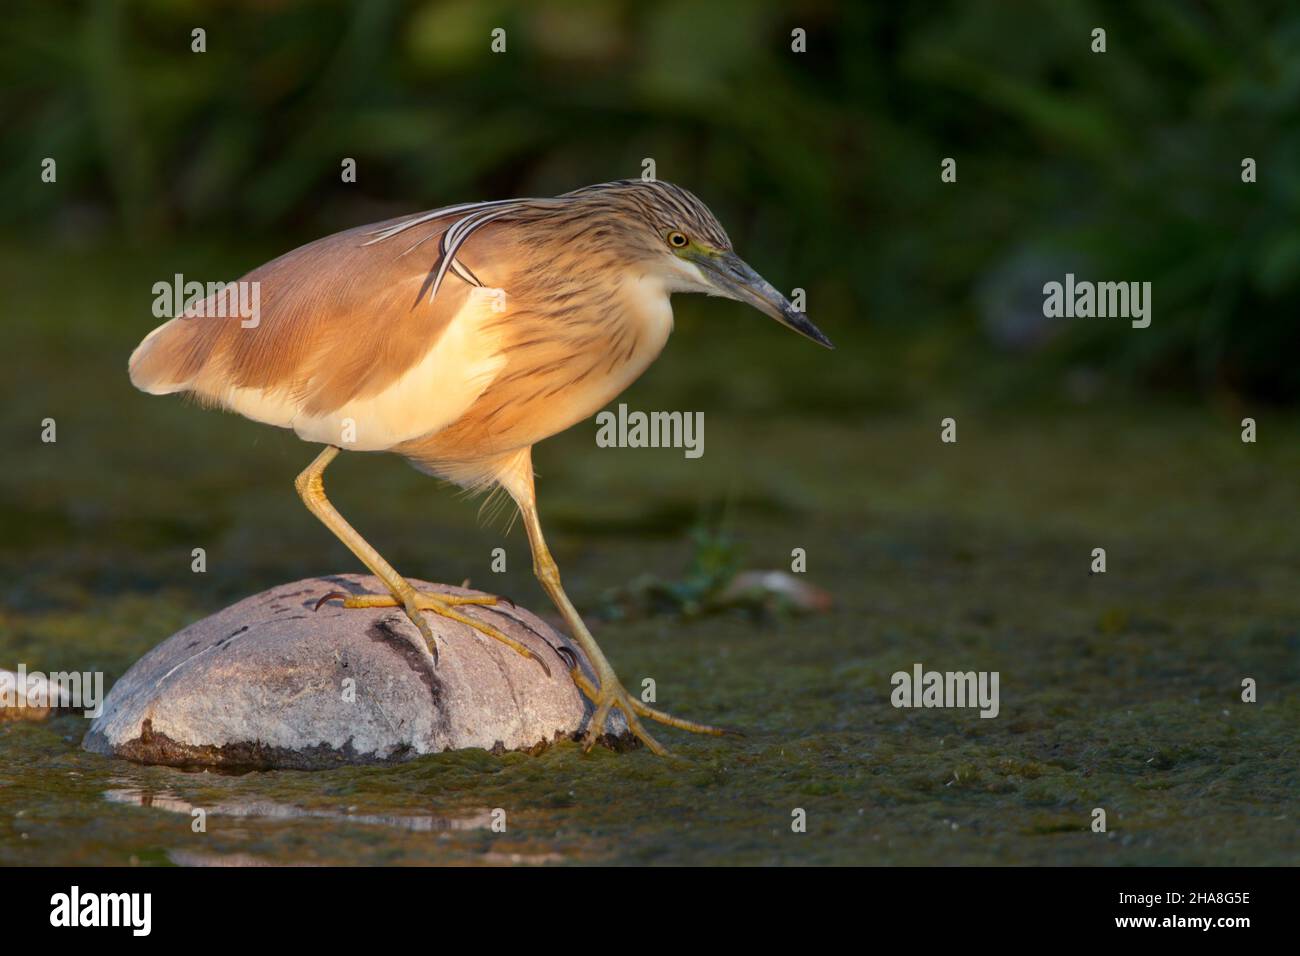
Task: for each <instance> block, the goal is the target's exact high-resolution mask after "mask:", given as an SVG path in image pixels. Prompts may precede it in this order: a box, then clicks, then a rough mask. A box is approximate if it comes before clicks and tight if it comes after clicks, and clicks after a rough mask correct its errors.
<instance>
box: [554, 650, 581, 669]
mask: <svg viewBox="0 0 1300 956" xmlns="http://www.w3.org/2000/svg"><path fill="white" fill-rule="evenodd" d="M552 646H554V645H552ZM555 653H556V654H558V655H559V656H560V657H562V658H564V663H566V664H568V665H569V671H570V673H572V672H573V671H575V670H577V668H578V655H577V654H575V653H573V649H572V648H568V647H565V646H564V645H563V644H561V645H559V646H558V647H555Z"/></svg>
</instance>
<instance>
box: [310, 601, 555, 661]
mask: <svg viewBox="0 0 1300 956" xmlns="http://www.w3.org/2000/svg"><path fill="white" fill-rule="evenodd" d="M336 598H342V599H343V606H344V607H345V608H366V607H400V608H402V609H404V610H405V611H406V616H407V617H409V618H410V619H411V623H412V624H414V625H415V626H416V627H417V628H419V630H420V634H421V635H423V636H424V640H425V643H427V644H428V645H429V652H430V653H431V654H433V660H434V663H437V661H438V645H437V644H436V643H435V641H434V637H433V630H432V629H431V628H430V627H429V622H428V620H427V619H426V618H425V616H424V613H423V612H424V611H432V612H433V613H434V614H437V615H439V616H441V617H445V618H449V619H451V620H453V621H459V622H460V623H461V624H467V625H469V626H470V627H472V628H474V630H476V631H478V632H479V633H481V634H486V635H487V636H488V637H490V638H492V639H493V640H495V641H500V642H501V643H502V644H504V645H506V647H509V648H511V649H512V650H514V651H515V652H516V653H518V654H520V655H522V656H524V657H526V658H528V659H529V660H532V661H536V662H537V663H538V664H539V665H540V666H541V668H542V670H543V671H545V672H546V676H547V677H550V676H551V669H550V668H549V667H547V666H546V662H545V661H544V660H542V659H541V658H540V657H538V656H537V655H536V654H534V653H533V652H532V651H531V650H530V649H529V648H527V647H525V646H524V645H523V644H520V643H519V642H518V641H516V640H515V639H514V638H513V637H507V636H506V635H505V634H502V633H501V632H500V631H498V630H497V629H496V628H495V627H493V626H492V625H490V624H485V623H484V622H483V621H480V620H477V619H476V618H473V617H470V616H469V615H468V614H462V613H461V612H460V611H457V610H456V608H457V607H462V606H465V605H473V604H476V605H479V606H480V607H482V606H491V605H493V604H496V603H497V599H496V598H495V597H492V596H491V595H486V594H480V595H464V594H438V593H436V592H433V591H417V590H415V589H414V588H412V589H411V591H410V593H409V594H406V595H405V596H403V597H401V598H399V597H397V596H396V595H392V594H346V593H344V592H343V591H331V592H330V593H329V594H326V595H325V596H324V597H322V598H321V599H320V600H319V601H317V602H316V609H317V610H320V606H321V605H322V604H324V603H325V602H326V601H331V600H334V599H336Z"/></svg>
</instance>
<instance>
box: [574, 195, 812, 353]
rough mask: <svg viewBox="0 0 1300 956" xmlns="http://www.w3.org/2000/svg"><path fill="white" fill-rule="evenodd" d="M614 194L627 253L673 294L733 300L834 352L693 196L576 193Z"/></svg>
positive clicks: (706, 208) (715, 218)
mask: <svg viewBox="0 0 1300 956" xmlns="http://www.w3.org/2000/svg"><path fill="white" fill-rule="evenodd" d="M610 188H613V189H615V190H617V191H618V193H619V194H620V195H619V198H620V199H621V200H622V201H623V203H626V205H625V207H624V209H623V210H622V211H623V216H622V217H620V218H622V219H623V221H624V222H628V223H630V224H631V226H632V229H633V231H634V233H635V235H629V236H628V237H627V238H628V239H629V240H632V247H633V248H632V249H630V250H629V251H634V252H635V254H636V257H637V258H638V259H639V260H640V261H641V262H642V263H643V264H645V265H646V266H648V267H649V268H650V269H652V270H654V272H655V273H657V274H658V275H659V276H660V277H661V278H662V279H663V280H664V283H665V287H666V288H667V289H668V290H669V291H670V292H703V293H705V294H707V295H718V296H723V297H725V298H728V299H735V300H736V301H737V302H744V303H747V304H748V305H752V306H753V307H754V308H756V309H758V310H759V311H760V312H763V313H765V314H766V315H769V316H771V317H772V318H774V319H776V321H778V322H780V323H781V324H782V325H784V326H785V327H786V328H789V329H793V330H794V331H795V332H798V333H799V334H800V335H802V336H804V337H806V338H809V339H812V340H813V341H814V342H816V343H817V344H818V345H822V346H825V347H826V348H828V349H829V348H834V347H835V346H834V345H832V344H831V340H830V339H828V338H827V337H826V336H825V335H823V334H822V332H821V330H820V329H818V328H817V326H815V325H813V324H812V323H811V322H809V321H808V318H807V317H806V316H805V315H804V314H803V313H802V312H800V311H798V310H797V309H795V307H794V306H793V305H792V304H791V303H790V300H789V299H787V298H786V297H785V296H784V295H782V294H781V293H780V292H779V291H777V290H776V289H775V288H774V287H773V286H772V284H771V283H770V282H768V281H767V280H766V279H764V278H763V277H762V276H761V275H759V274H758V273H757V272H755V271H754V269H753V268H751V267H750V266H749V265H748V264H747V263H746V262H745V261H744V260H743V259H741V258H740V256H738V255H736V252H735V250H734V249H733V248H732V247H731V240H730V239H729V238H728V237H727V233H726V231H725V230H724V229H723V228H722V226H721V224H719V222H718V220H717V217H715V216H714V215H713V213H712V212H710V211H709V207H708V206H706V205H704V203H702V202H700V200H699V199H697V198H696V197H695V196H693V195H691V193H689V192H687V191H686V190H685V189H682V188H681V187H680V186H674V185H672V184H671V183H665V182H659V181H657V180H656V181H650V182H644V181H641V180H627V181H624V182H620V183H609V184H606V185H605V186H604V187H588V189H587V190H579V191H578V193H579V194H580V193H585V192H587V191H588V190H596V189H610ZM571 195H573V194H571ZM629 214H630V215H629Z"/></svg>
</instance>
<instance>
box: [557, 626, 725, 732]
mask: <svg viewBox="0 0 1300 956" xmlns="http://www.w3.org/2000/svg"><path fill="white" fill-rule="evenodd" d="M572 654H573V652H572V651H570V650H568V649H565V651H564V655H565V656H566V657H569V658H571V664H572V666H571V667H570V668H569V676H570V677H572V678H573V682H574V683H575V684H577V685H578V690H580V691H582V693H583V694H585V695H586V696H587V698H588V699H589V700H590V701H591V702H592V703H593V704H595V705H596V712H595V713H594V714H592V715H591V723H590V724H588V726H587V733H586V734H585V735H584V737H583V741H582V746H583V750H585V751H588V752H589V751H590V750H591V748H592V747H594V746H595V745H596V742H597V741H598V740H599V739H600V738H601V736H602V735H603V734H604V733H605V722H606V721H607V720H608V719H609V712H610V711H611V710H612V709H613V708H615V707H617V708H618V709H619V710H621V711H622V712H623V716H624V717H625V718H627V726H628V729H629V730H631V731H632V733H633V734H634V735H635V736H636V738H637V739H638V740H639V741H641V743H643V744H645V745H646V747H647V748H648V749H649V750H650V752H651V753H654V754H657V755H658V756H660V757H666V756H668V749H667V748H666V747H664V745H663V744H661V743H659V741H657V740H655V739H654V737H653V736H651V735H650V732H649V731H648V730H646V729H645V726H644V725H643V724H642V723H641V721H640V720H639V718H640V717H645V718H646V719H647V720H653V721H657V722H658V723H661V724H667V725H668V726H669V727H676V728H678V729H679V730H687V731H690V732H691V733H693V734H708V735H709V736H711V737H724V736H735V737H742V736H744V735H743V734H742V733H740V731H738V730H728V729H726V728H724V727H712V726H710V725H709V724H697V723H696V722H695V721H693V720H684V719H682V718H681V717H674V716H673V715H672V714H667V713H664V712H663V711H662V710H656V709H655V708H653V707H650V706H649V705H647V704H645V703H644V702H642V701H640V700H638V699H637V698H635V697H633V696H632V695H631V694H629V693H628V692H627V689H626V688H625V687H624V686H623V685H622V684H621V683H620V682H619V679H618V677H616V676H615V675H614V673H613V672H612V671H611V672H610V673H609V674H608V675H606V677H605V678H604V679H603V680H602V681H601V683H600V687H596V686H595V685H594V684H592V683H591V681H589V680H587V675H585V674H584V673H583V672H582V668H581V667H579V666H578V662H577V660H576V659H572Z"/></svg>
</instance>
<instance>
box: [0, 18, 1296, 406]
mask: <svg viewBox="0 0 1300 956" xmlns="http://www.w3.org/2000/svg"><path fill="white" fill-rule="evenodd" d="M6 20H7V23H6V29H5V31H4V34H3V41H0V43H2V46H0V63H3V66H0V70H3V76H4V82H3V92H2V93H0V110H2V111H3V114H4V115H5V117H6V121H5V123H4V124H3V127H2V128H0V147H2V148H3V150H4V154H5V156H6V157H7V159H8V160H9V161H8V162H7V163H6V164H5V168H4V172H3V178H2V180H0V185H2V187H3V190H4V195H5V196H6V201H5V202H4V203H2V204H0V229H6V228H7V229H8V230H10V231H12V232H13V233H14V234H15V235H21V236H22V238H23V241H24V242H25V243H26V244H29V245H30V244H32V243H37V244H41V245H42V246H47V247H48V249H49V250H50V251H51V252H53V253H55V254H57V253H58V252H59V250H61V249H64V248H66V247H67V246H69V245H71V244H105V245H117V244H120V243H126V244H127V245H128V246H130V247H131V248H136V249H140V250H143V252H142V254H144V255H146V256H148V257H150V258H151V260H152V261H153V262H154V263H155V270H154V271H157V272H158V274H159V275H169V274H170V273H171V271H172V268H173V266H174V265H176V262H175V260H174V258H170V257H169V256H167V255H166V254H165V253H164V252H162V251H160V250H166V249H168V248H172V247H173V246H174V245H175V244H177V243H180V244H182V246H184V245H186V244H193V243H196V242H201V243H207V244H212V243H216V244H218V245H220V246H221V247H222V248H223V249H225V250H226V251H227V257H228V258H229V259H230V260H233V261H237V262H238V263H239V265H237V266H235V267H234V268H236V269H237V270H238V269H244V268H250V267H252V266H254V265H257V264H258V263H259V262H260V261H262V260H263V259H264V258H267V257H269V256H271V255H274V254H277V253H278V252H281V251H284V250H285V249H286V248H288V247H289V246H290V245H292V244H294V243H296V242H298V241H301V240H305V239H309V238H312V237H315V236H317V235H320V234H322V233H324V232H327V231H331V230H334V229H337V228H342V227H345V226H350V225H355V224H357V223H359V222H366V221H372V220H374V219H377V218H380V217H382V216H387V215H392V214H397V213H400V212H404V211H409V210H413V209H419V208H428V207H431V206H435V205H439V204H444V203H447V202H452V201H459V200H463V199H473V198H493V197H500V196H507V195H530V194H531V195H536V194H554V193H556V192H560V191H564V190H567V189H571V188H574V187H576V186H578V185H582V184H586V183H590V182H599V181H604V180H608V179H613V178H620V177H626V176H634V175H638V174H639V173H640V171H641V161H642V159H643V158H645V157H653V158H654V159H655V160H656V163H657V171H658V175H659V176H660V177H662V178H665V179H670V180H672V181H675V182H678V183H681V184H682V185H685V186H687V187H688V188H691V189H692V190H694V191H696V192H697V193H699V194H700V195H701V196H702V197H704V198H705V200H706V201H707V202H709V203H710V204H711V205H712V206H713V207H714V208H715V210H716V211H717V212H718V213H719V215H720V217H721V218H722V219H723V221H724V222H725V223H726V224H727V226H728V228H729V229H730V231H731V232H732V235H733V238H734V239H735V240H736V242H737V244H738V245H739V246H740V247H741V249H742V251H743V252H744V254H745V255H746V257H747V258H749V259H751V260H752V261H754V262H755V264H756V265H757V266H758V267H759V268H760V271H763V272H764V273H766V274H768V275H769V276H770V277H771V278H772V279H773V281H775V282H776V283H777V284H778V285H783V286H785V287H787V288H789V287H792V286H796V285H797V286H801V287H803V288H805V289H806V290H807V292H808V309H809V313H810V314H811V315H813V316H814V318H816V320H817V321H818V322H819V323H820V324H821V325H822V326H823V327H824V328H826V329H827V330H828V332H829V334H830V335H831V336H832V338H834V339H836V340H837V342H841V343H842V344H843V345H844V346H847V347H849V348H856V349H858V350H859V351H861V352H864V353H868V354H869V355H870V356H871V358H870V359H868V360H866V362H865V364H864V365H863V366H862V367H861V369H860V370H858V369H855V371H860V372H861V375H860V377H859V382H860V383H862V384H861V386H860V387H861V390H862V394H869V393H870V388H871V386H870V385H868V384H865V382H866V381H867V380H869V379H871V378H873V377H876V376H885V377H886V378H888V377H889V376H890V375H891V374H905V375H906V377H907V379H908V381H909V382H911V383H913V387H915V388H917V389H926V388H929V387H931V386H936V385H942V384H945V383H950V382H953V381H960V382H963V383H965V384H968V385H972V386H974V387H976V388H978V390H979V391H980V392H981V393H982V394H984V395H987V396H990V397H992V398H993V399H995V400H1005V401H1020V400H1021V399H1022V398H1024V397H1025V396H1029V397H1040V398H1048V399H1062V398H1064V399H1067V400H1071V401H1084V400H1089V399H1092V398H1095V397H1096V396H1097V395H1114V394H1117V393H1130V390H1131V389H1133V388H1142V389H1151V390H1159V391H1167V392H1170V393H1173V394H1175V395H1177V396H1182V397H1200V398H1206V397H1208V398H1212V399H1214V400H1216V401H1223V400H1226V401H1227V403H1228V404H1229V405H1236V404H1237V403H1238V400H1239V399H1249V400H1256V399H1263V400H1272V401H1286V402H1294V401H1296V400H1297V399H1300V373H1297V371H1296V368H1295V362H1294V359H1293V357H1294V356H1295V354H1296V353H1297V346H1300V323H1297V321H1296V315H1297V314H1298V313H1300V308H1298V306H1300V268H1298V267H1300V123H1297V118H1298V116H1297V113H1298V112H1300V7H1297V6H1296V5H1295V4H1294V3H1287V2H1282V0H1278V2H1259V3H1241V2H1238V0H1200V2H1186V3H1169V2H1165V0H1140V2H1131V3H1100V2H1094V0H1058V2H1051V3H1047V2H1035V3H1029V2H1008V3H980V4H973V3H961V2H957V0H952V2H931V3H908V4H893V3H879V4H861V3H848V2H845V3H835V2H828V0H823V2H810V3H805V4H784V3H753V2H743V0H714V2H710V3H692V2H684V0H678V2H659V3H653V4H645V3H634V2H631V0H623V2H578V0H574V2H560V0H548V2H534V3H527V4H523V3H506V2H497V0H448V2H396V0H370V2H364V3H362V2H357V3H343V2H337V0H336V2H296V0H278V2H274V3H265V2H254V0H232V2H226V3H220V4H215V3H204V2H200V0H166V2H164V0H137V2H113V0H100V2H79V3H74V2H66V0H65V2H40V3H37V2H25V3H18V4H9V5H7V6H6ZM1096 26H1101V27H1104V28H1105V29H1106V30H1107V41H1108V49H1107V52H1106V53H1105V54H1100V55H1098V54H1094V53H1092V52H1091V51H1090V49H1089V45H1090V32H1091V30H1092V29H1093V28H1094V27H1096ZM194 27H203V28H205V29H206V30H207V52H206V53H203V54H196V53H192V52H190V42H191V41H190V31H191V29H192V28H194ZM496 27H502V28H504V29H505V30H506V31H507V51H506V52H505V53H504V54H494V53H492V52H491V51H490V49H489V39H490V37H489V34H490V31H491V30H492V29H493V28H496ZM795 28H802V29H805V30H806V31H807V44H808V52H807V53H805V54H797V53H793V52H791V49H790V34H791V30H793V29H795ZM46 156H53V157H56V158H57V159H58V163H59V166H58V183H57V184H55V185H48V184H44V183H41V182H40V180H39V177H38V172H39V168H40V162H41V160H42V159H43V158H44V157H46ZM345 156H347V157H353V158H355V159H356V160H357V161H358V166H359V179H358V182H357V183H356V184H344V183H342V182H341V181H340V176H339V170H340V162H341V159H342V157H345ZM946 156H952V157H954V158H956V159H957V161H958V182H957V183H956V184H951V185H944V184H941V183H940V180H939V164H940V160H941V159H942V158H943V157H946ZM1244 156H1251V157H1253V158H1254V159H1256V160H1257V162H1258V168H1259V181H1258V182H1257V183H1255V184H1251V185H1248V184H1244V183H1242V181H1241V175H1240V172H1241V165H1240V164H1241V160H1242V158H1243V157H1244ZM1066 271H1073V272H1075V273H1076V274H1078V275H1079V276H1080V277H1081V278H1084V277H1088V278H1095V279H1106V280H1131V281H1150V282H1152V283H1153V286H1154V310H1155V311H1154V319H1153V322H1152V325H1151V327H1150V328H1149V329H1145V330H1132V329H1129V328H1128V327H1127V325H1126V324H1125V323H1123V322H1122V321H1116V320H1096V319H1094V320H1080V321H1076V322H1073V323H1069V322H1066V321H1065V320H1059V321H1057V320H1053V321H1048V320H1044V319H1043V318H1042V316H1041V309H1040V306H1041V287H1042V283H1043V282H1045V281H1049V280H1051V279H1059V278H1061V276H1062V275H1063V274H1064V273H1065V272H1066ZM227 277H228V276H227ZM735 328H741V326H736V327H735ZM892 387H893V386H892V383H891V386H890V388H881V389H880V391H881V393H882V394H883V393H887V392H889V391H890V390H891V389H892Z"/></svg>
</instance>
